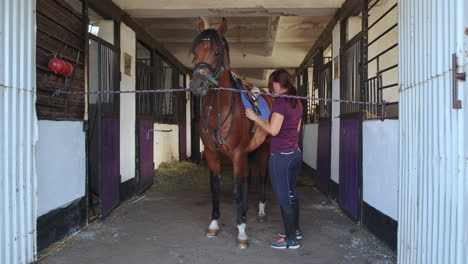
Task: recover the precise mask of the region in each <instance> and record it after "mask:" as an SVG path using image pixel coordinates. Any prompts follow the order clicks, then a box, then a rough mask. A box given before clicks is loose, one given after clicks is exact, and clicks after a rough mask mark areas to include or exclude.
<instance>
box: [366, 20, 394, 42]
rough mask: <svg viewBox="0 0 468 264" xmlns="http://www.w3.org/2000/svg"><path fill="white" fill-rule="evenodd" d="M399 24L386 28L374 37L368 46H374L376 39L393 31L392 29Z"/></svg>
mask: <svg viewBox="0 0 468 264" xmlns="http://www.w3.org/2000/svg"><path fill="white" fill-rule="evenodd" d="M397 26H398V23H395V24H394V25H393V26H391V27H389V28H388V29H387V30H385V31H384V32H383V33H382V34H380V35H378V36H377V37H376V38H375V39H373V40H372V41H371V42H370V43H369V44H367V47H370V46H372V44H374V43H375V42H376V41H378V40H379V39H381V38H382V37H384V36H385V35H386V34H387V33H388V32H390V31H392V29H394V28H396V27H397Z"/></svg>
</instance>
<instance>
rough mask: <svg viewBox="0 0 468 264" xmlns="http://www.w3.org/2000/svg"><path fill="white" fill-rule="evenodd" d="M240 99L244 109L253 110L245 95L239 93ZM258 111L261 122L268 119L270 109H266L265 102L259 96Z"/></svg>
mask: <svg viewBox="0 0 468 264" xmlns="http://www.w3.org/2000/svg"><path fill="white" fill-rule="evenodd" d="M241 97H242V103H243V104H244V107H246V108H250V109H252V110H253V107H252V104H251V103H250V101H249V98H248V95H247V94H246V93H241ZM257 107H258V109H259V110H260V113H261V115H260V118H261V119H263V120H269V119H270V114H271V112H270V108H269V107H268V103H267V102H266V101H265V99H264V98H263V97H261V96H259V97H258V105H257Z"/></svg>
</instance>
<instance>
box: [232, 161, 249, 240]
mask: <svg viewBox="0 0 468 264" xmlns="http://www.w3.org/2000/svg"><path fill="white" fill-rule="evenodd" d="M233 166H234V186H233V198H234V200H236V202H237V229H238V231H239V233H238V235H237V247H238V248H240V249H245V248H247V247H248V236H247V233H246V231H245V230H246V228H247V225H246V220H247V210H248V193H249V191H248V190H249V186H248V183H249V181H248V178H247V173H248V164H247V154H246V153H239V154H237V155H234V159H233Z"/></svg>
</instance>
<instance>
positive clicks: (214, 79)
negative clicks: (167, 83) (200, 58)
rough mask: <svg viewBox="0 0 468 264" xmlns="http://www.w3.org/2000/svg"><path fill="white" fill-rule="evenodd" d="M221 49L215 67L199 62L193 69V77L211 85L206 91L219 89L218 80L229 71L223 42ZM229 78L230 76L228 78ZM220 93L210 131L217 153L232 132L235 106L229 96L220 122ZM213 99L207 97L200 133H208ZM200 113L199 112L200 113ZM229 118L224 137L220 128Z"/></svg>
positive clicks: (232, 97) (232, 98) (232, 96)
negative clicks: (211, 88) (195, 76)
mask: <svg viewBox="0 0 468 264" xmlns="http://www.w3.org/2000/svg"><path fill="white" fill-rule="evenodd" d="M202 40H203V41H211V39H209V38H205V39H202ZM221 42H222V49H221V51H220V53H219V55H218V56H220V59H219V60H218V63H217V64H216V67H215V68H213V67H212V66H211V65H210V64H208V63H206V62H199V63H197V64H196V65H195V67H194V71H193V76H194V75H195V74H197V73H198V74H201V75H203V76H205V78H206V79H207V80H208V81H209V82H210V83H211V85H210V86H209V87H208V89H209V88H210V87H219V78H220V77H221V75H222V74H223V73H224V71H225V70H228V71H230V68H229V65H228V64H226V62H225V60H224V55H225V50H226V44H225V43H224V41H222V40H221ZM205 69H208V70H209V71H210V72H211V74H210V73H208V72H207V71H206V70H205ZM230 78H231V76H230ZM220 93H221V92H220V91H219V90H218V91H217V94H216V95H217V96H216V99H217V104H216V108H217V109H216V111H217V114H216V118H217V126H216V127H215V128H213V129H212V133H213V139H214V143H215V147H216V150H217V151H219V150H220V146H219V145H223V144H224V143H225V142H226V140H227V139H228V138H229V136H230V135H231V131H232V122H233V121H234V108H235V107H234V106H235V96H234V95H232V94H231V106H230V107H229V112H228V114H227V116H226V118H225V119H224V120H223V121H222V122H221V112H220V96H221V95H220ZM213 99H214V95H213V94H210V95H209V105H208V109H207V113H206V116H205V120H204V127H203V130H202V132H203V133H207V132H208V126H209V120H210V114H211V110H213V106H212V104H213ZM202 106H203V103H201V105H200V107H202ZM201 112H202V111H200V113H201ZM229 117H231V122H230V123H231V124H230V126H229V128H228V132H227V134H226V135H225V136H224V135H223V133H222V131H221V128H222V127H223V126H224V125H225V124H226V123H227V120H228V119H229Z"/></svg>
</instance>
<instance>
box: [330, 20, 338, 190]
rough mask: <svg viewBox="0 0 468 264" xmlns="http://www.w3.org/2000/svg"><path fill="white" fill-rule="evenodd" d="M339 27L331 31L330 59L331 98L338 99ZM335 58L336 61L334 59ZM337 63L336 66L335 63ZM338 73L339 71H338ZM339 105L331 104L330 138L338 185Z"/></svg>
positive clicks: (332, 162) (333, 171)
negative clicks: (331, 59)
mask: <svg viewBox="0 0 468 264" xmlns="http://www.w3.org/2000/svg"><path fill="white" fill-rule="evenodd" d="M340 43H341V41H340V25H339V23H338V24H337V25H336V26H335V28H333V31H332V54H333V55H332V57H333V65H332V67H333V70H332V72H333V81H332V98H333V99H337V100H339V99H340V78H339V76H335V70H334V69H335V67H338V69H339V63H340V60H339V58H340ZM335 58H337V59H335ZM337 61H338V65H335V62H337ZM338 72H339V71H338ZM339 115H340V103H335V102H334V103H332V114H331V122H332V136H331V171H330V173H331V179H332V181H333V182H335V183H339V178H340V118H339V117H338V116H339Z"/></svg>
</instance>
